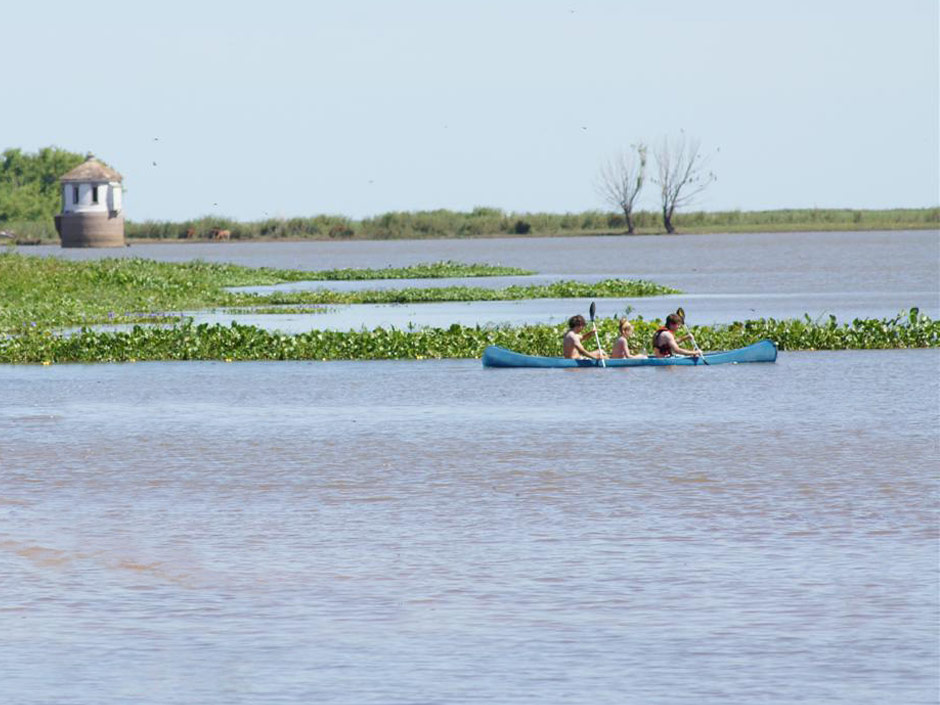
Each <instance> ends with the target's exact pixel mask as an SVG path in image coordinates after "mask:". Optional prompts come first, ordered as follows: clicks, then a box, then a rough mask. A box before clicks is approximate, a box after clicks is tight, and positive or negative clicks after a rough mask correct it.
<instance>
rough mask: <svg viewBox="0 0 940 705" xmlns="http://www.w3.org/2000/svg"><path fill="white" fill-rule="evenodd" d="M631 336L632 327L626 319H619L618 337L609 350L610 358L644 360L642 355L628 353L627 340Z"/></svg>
mask: <svg viewBox="0 0 940 705" xmlns="http://www.w3.org/2000/svg"><path fill="white" fill-rule="evenodd" d="M632 335H633V325H632V324H631V323H630V321H628V320H627V319H626V318H621V319H620V337H619V338H617V340H615V341H614V347H613V348H611V350H610V356H611V358H615V357H617V358H633V359H637V358H645V357H646V355H644V354H643V353H636V354H633V353H631V352H630V345H629V344H628V343H627V339H628V338H630V337H631V336H632Z"/></svg>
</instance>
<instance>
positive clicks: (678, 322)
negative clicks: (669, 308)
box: [666, 313, 682, 327]
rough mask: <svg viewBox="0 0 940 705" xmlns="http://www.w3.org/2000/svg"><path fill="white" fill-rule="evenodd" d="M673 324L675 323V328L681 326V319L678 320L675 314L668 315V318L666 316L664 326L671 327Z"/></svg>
mask: <svg viewBox="0 0 940 705" xmlns="http://www.w3.org/2000/svg"><path fill="white" fill-rule="evenodd" d="M673 323H675V324H676V325H677V326H681V325H682V319H681V318H679V316H677V315H676V314H674V313H670V314H669V315H668V316H666V326H667V327H668V326H671V325H672V324H673Z"/></svg>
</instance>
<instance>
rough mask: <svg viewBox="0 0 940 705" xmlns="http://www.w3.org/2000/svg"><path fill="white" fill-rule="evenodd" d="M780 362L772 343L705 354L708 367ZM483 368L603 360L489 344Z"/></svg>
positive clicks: (660, 361) (674, 360)
mask: <svg viewBox="0 0 940 705" xmlns="http://www.w3.org/2000/svg"><path fill="white" fill-rule="evenodd" d="M776 359H777V346H776V345H775V344H774V343H773V341H770V340H762V341H760V342H759V343H754V344H753V345H748V346H747V347H746V348H738V349H737V350H727V351H725V352H710V353H705V362H707V363H708V364H709V365H724V364H728V363H739V362H773V361H774V360H776ZM604 362H606V363H607V367H663V366H670V365H704V363H703V362H702V360H701V358H695V357H649V358H640V359H636V358H626V359H623V358H621V359H615V360H605V361H604ZM483 366H484V367H600V366H601V363H600V360H588V359H583V360H568V359H566V358H563V357H539V356H537V355H523V354H521V353H517V352H513V351H512V350H507V349H506V348H501V347H499V346H497V345H490V346H489V347H488V348H487V349H486V350H484V351H483Z"/></svg>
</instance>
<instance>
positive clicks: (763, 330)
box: [0, 309, 940, 363]
mask: <svg viewBox="0 0 940 705" xmlns="http://www.w3.org/2000/svg"><path fill="white" fill-rule="evenodd" d="M598 323H599V330H600V337H601V340H603V341H609V340H611V339H612V337H613V335H614V331H615V327H616V321H614V320H612V319H607V320H603V321H599V322H598ZM659 323H660V322H659V321H658V320H657V321H645V320H643V319H642V318H637V319H635V320H634V327H635V329H636V335H635V338H634V341H635V342H634V345H633V346H632V347H633V348H634V349H635V350H641V349H643V348H644V347H646V342H645V341H649V340H650V339H651V337H652V333H653V331H654V330H655V329H656V327H657V326H658V325H659ZM564 329H565V327H564V326H562V325H533V326H520V327H497V328H491V327H483V326H460V325H457V324H454V325H452V326H450V327H449V328H428V329H419V330H413V331H406V330H399V329H394V328H393V329H386V328H376V329H375V330H361V331H346V332H343V331H320V330H314V331H310V332H307V333H300V334H297V335H286V334H283V333H279V332H276V331H266V330H263V329H260V328H256V327H254V326H245V325H240V324H237V323H233V324H231V325H229V326H223V325H207V324H199V325H194V324H192V323H191V322H186V323H183V324H182V325H177V326H173V327H157V326H140V325H138V326H135V327H134V328H133V329H132V330H129V331H120V332H96V331H93V330H89V329H84V330H82V331H81V332H79V333H77V334H75V335H70V336H61V335H54V334H53V333H52V332H51V331H50V330H48V329H46V330H43V329H42V328H40V327H38V326H36V327H33V326H29V327H27V328H25V329H23V330H21V331H20V332H18V333H17V334H15V335H7V336H5V337H2V338H0V362H8V363H10V362H12V363H41V362H119V361H128V360H224V359H231V360H416V359H428V358H477V357H480V355H482V353H483V350H484V348H486V346H487V345H500V346H503V347H506V348H509V349H512V350H516V351H518V352H521V353H526V354H530V355H560V353H561V336H562V334H563V332H564ZM692 331H693V333H694V334H695V337H696V339H697V340H698V342H699V345H701V346H702V348H704V349H705V350H729V349H734V348H740V347H743V346H745V345H750V344H751V343H754V342H757V341H758V340H762V339H764V338H769V339H771V340H773V341H774V342H775V343H777V345H778V346H779V348H780V349H781V350H849V349H855V350H858V349H862V350H873V349H898V348H928V347H930V348H937V347H940V322H938V321H934V320H932V319H931V318H929V317H928V316H926V315H924V314H922V313H920V312H919V311H918V310H917V309H911V310H910V311H909V312H907V313H905V314H899V315H898V316H896V317H894V318H890V319H880V320H875V319H855V320H853V321H851V322H848V323H841V324H840V323H838V322H837V321H836V320H835V319H829V320H828V321H825V322H821V323H816V322H814V321H812V320H810V319H809V318H804V319H803V320H780V321H778V320H774V319H760V320H755V321H743V322H738V323H732V324H730V325H721V326H695V327H693V328H692ZM588 347H590V345H589V346H588Z"/></svg>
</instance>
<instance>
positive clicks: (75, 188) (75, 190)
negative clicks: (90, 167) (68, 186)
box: [72, 186, 78, 203]
mask: <svg viewBox="0 0 940 705" xmlns="http://www.w3.org/2000/svg"><path fill="white" fill-rule="evenodd" d="M72 203H78V186H73V187H72Z"/></svg>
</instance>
